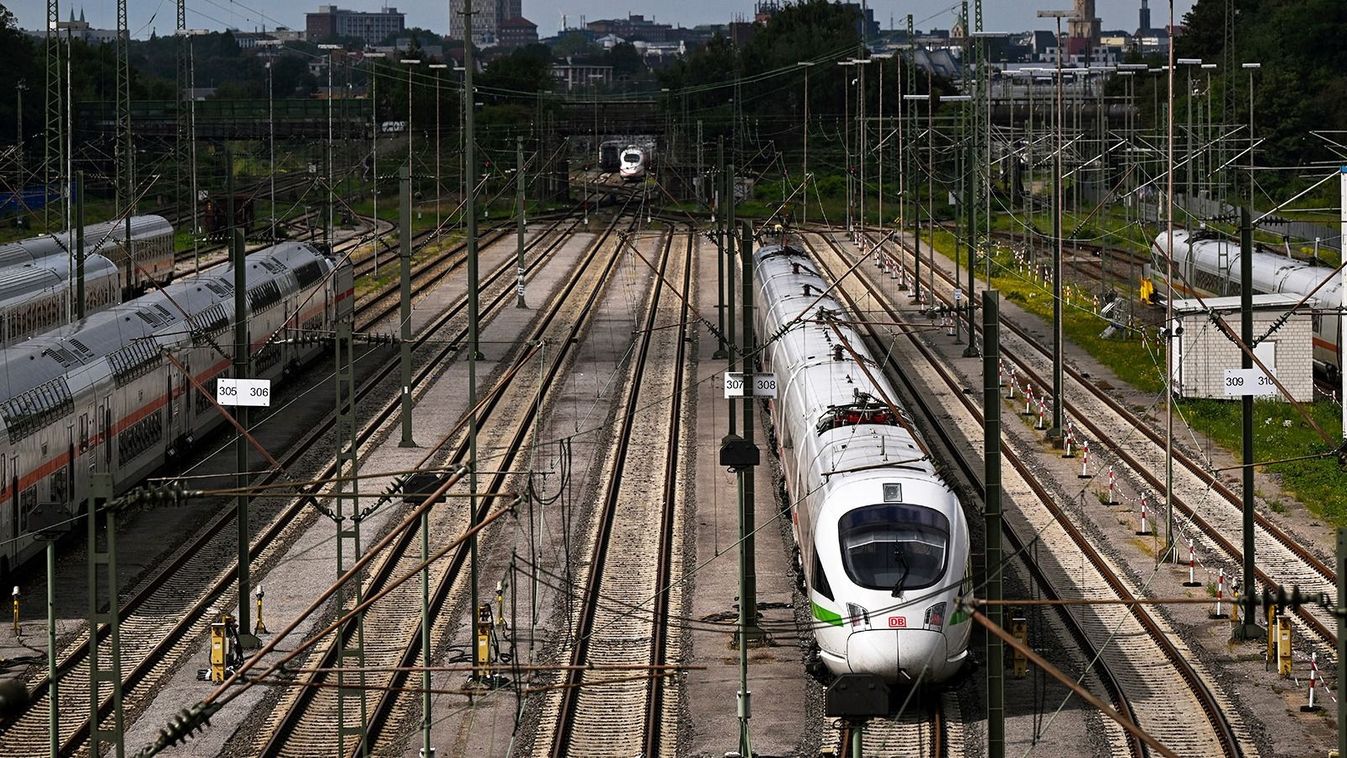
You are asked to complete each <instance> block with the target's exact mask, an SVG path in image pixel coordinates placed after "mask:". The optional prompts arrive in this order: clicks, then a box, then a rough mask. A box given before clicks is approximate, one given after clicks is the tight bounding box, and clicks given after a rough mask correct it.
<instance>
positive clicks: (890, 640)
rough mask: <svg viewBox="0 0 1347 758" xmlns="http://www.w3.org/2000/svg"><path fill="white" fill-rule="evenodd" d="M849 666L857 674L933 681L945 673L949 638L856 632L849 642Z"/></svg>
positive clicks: (920, 631)
mask: <svg viewBox="0 0 1347 758" xmlns="http://www.w3.org/2000/svg"><path fill="white" fill-rule="evenodd" d="M847 664H848V665H849V666H850V667H851V671H852V673H854V674H875V675H876V676H882V677H884V678H885V679H887V680H889V681H899V680H901V679H916V678H918V677H921V678H922V680H923V681H932V680H933V679H936V678H940V677H942V675H943V673H944V669H945V638H944V636H942V635H941V634H940V633H939V632H930V631H926V630H923V629H909V630H903V631H889V630H887V629H874V630H869V631H864V632H854V633H853V634H851V636H850V637H848V638H847ZM923 671H924V672H925V673H923Z"/></svg>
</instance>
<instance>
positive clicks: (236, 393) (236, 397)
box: [215, 379, 271, 406]
mask: <svg viewBox="0 0 1347 758" xmlns="http://www.w3.org/2000/svg"><path fill="white" fill-rule="evenodd" d="M215 402H217V403H219V404H220V405H255V406H269V405H271V380H270V379H216V380H215Z"/></svg>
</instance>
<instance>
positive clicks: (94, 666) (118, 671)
mask: <svg viewBox="0 0 1347 758" xmlns="http://www.w3.org/2000/svg"><path fill="white" fill-rule="evenodd" d="M89 494H90V504H89V508H88V509H87V516H86V517H85V524H87V526H88V551H87V552H88V563H87V566H88V578H89V616H88V623H89V632H88V640H89V643H88V644H89V747H90V752H91V753H92V754H93V755H103V754H104V746H109V745H110V746H111V747H112V750H113V754H114V755H115V756H116V757H117V758H123V756H125V754H126V752H125V748H124V746H123V745H122V736H123V727H124V722H123V720H122V633H121V619H120V616H121V611H120V610H119V609H120V604H119V603H118V600H117V591H118V588H117V514H116V512H115V511H113V510H111V509H109V508H108V507H107V506H108V504H109V503H110V502H111V501H112V474H111V472H107V471H99V472H95V473H94V474H93V476H92V480H91V482H90V492H89ZM100 512H102V513H103V514H104V518H103V520H104V524H103V540H102V541H101V542H100V540H99V539H98V515H99V513H100ZM100 544H101V545H102V547H99V545H100ZM247 602H248V601H247V598H246V597H244V598H243V602H242V603H240V605H247ZM105 604H106V607H104V606H105ZM104 624H106V625H107V626H108V629H109V632H110V633H109V635H108V641H109V642H110V643H111V645H112V651H111V652H112V654H111V658H112V660H111V661H110V662H108V661H104V660H103V659H102V657H101V656H100V654H99V647H100V646H101V645H100V640H99V638H98V628H99V627H100V626H102V625H104ZM109 663H110V664H111V665H108V664H109ZM108 689H111V690H112V728H111V729H104V728H102V727H101V726H100V725H101V724H102V723H103V720H104V717H102V716H101V715H100V714H99V713H98V707H99V705H101V704H102V699H103V697H102V696H103V692H104V691H106V690H108ZM51 705H52V708H53V710H55V705H56V703H55V702H53V703H52V704H51Z"/></svg>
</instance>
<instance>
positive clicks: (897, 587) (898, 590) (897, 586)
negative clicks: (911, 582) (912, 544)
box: [893, 547, 911, 597]
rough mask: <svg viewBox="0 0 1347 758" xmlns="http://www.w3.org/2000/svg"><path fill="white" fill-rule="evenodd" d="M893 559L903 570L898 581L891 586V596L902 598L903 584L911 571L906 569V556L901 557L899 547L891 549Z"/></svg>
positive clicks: (901, 551)
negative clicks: (896, 560)
mask: <svg viewBox="0 0 1347 758" xmlns="http://www.w3.org/2000/svg"><path fill="white" fill-rule="evenodd" d="M893 557H894V558H896V559H898V565H899V566H901V567H902V569H903V573H902V574H900V575H899V576H898V581H897V582H894V584H893V596H894V597H902V595H903V583H904V582H906V581H907V575H908V573H909V572H910V570H911V569H909V568H908V565H907V556H905V555H903V549H902V548H901V547H895V548H894V549H893Z"/></svg>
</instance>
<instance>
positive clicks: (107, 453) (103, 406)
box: [95, 396, 113, 473]
mask: <svg viewBox="0 0 1347 758" xmlns="http://www.w3.org/2000/svg"><path fill="white" fill-rule="evenodd" d="M98 415H99V416H100V417H101V418H102V421H101V424H100V428H101V429H102V433H101V434H100V436H101V437H102V438H103V470H104V471H106V472H108V473H112V471H113V467H112V447H113V445H112V443H113V435H112V397H111V396H106V397H104V398H103V402H101V403H99V404H98ZM95 460H97V459H95Z"/></svg>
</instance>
